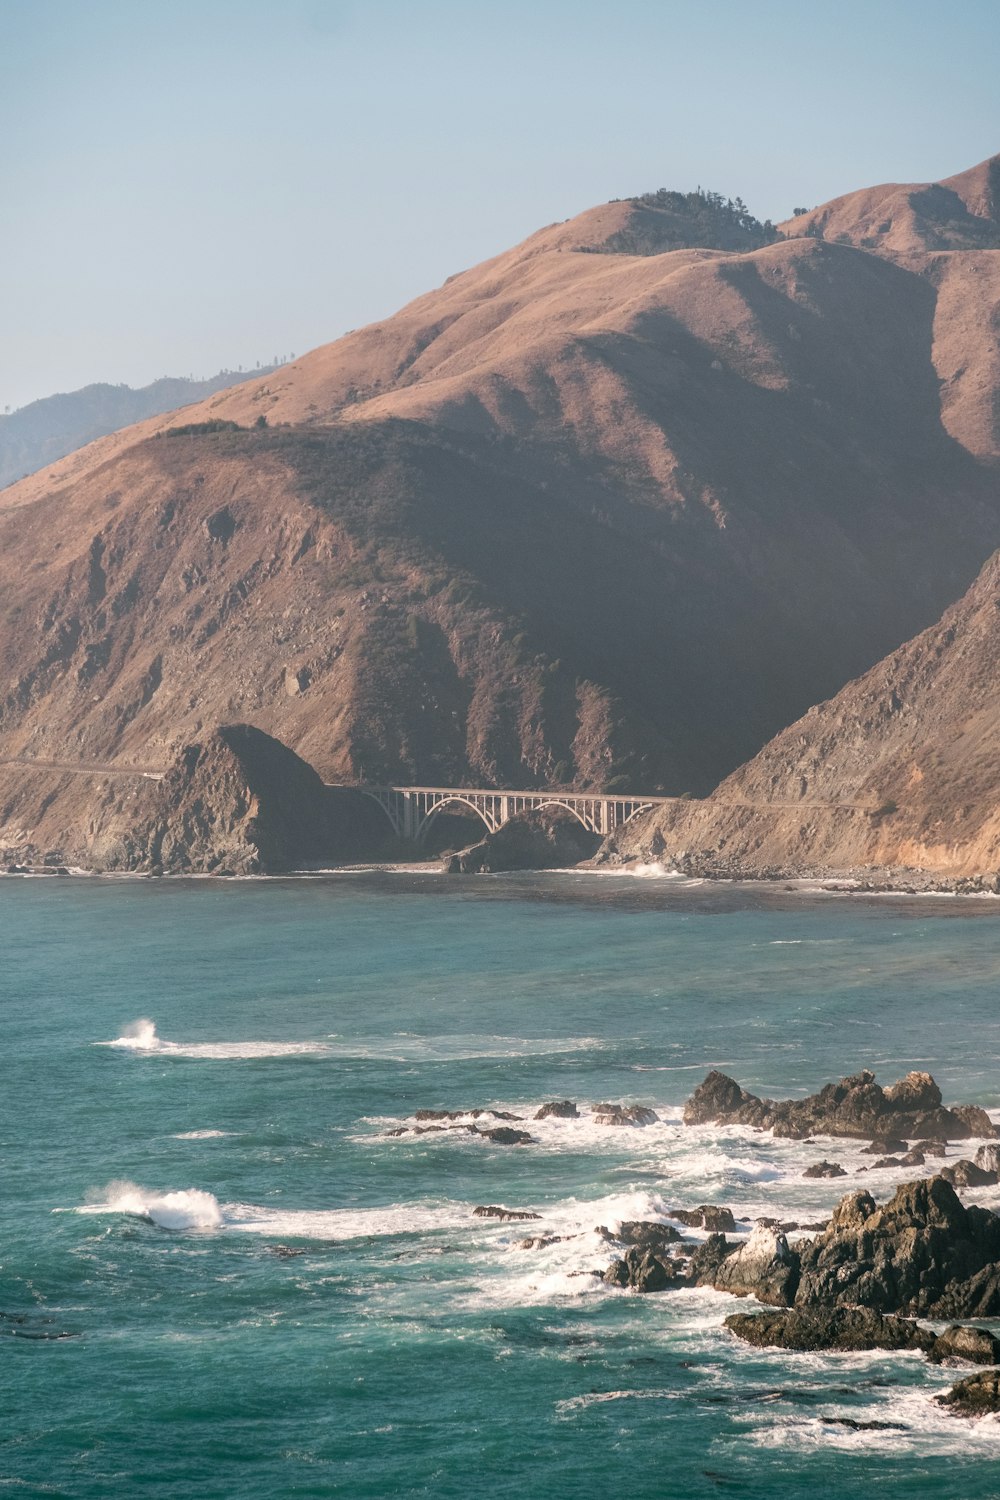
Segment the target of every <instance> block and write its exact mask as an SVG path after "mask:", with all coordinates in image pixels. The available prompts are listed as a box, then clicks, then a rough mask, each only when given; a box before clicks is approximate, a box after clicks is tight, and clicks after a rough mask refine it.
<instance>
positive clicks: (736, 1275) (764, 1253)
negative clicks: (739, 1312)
mask: <svg viewBox="0 0 1000 1500" xmlns="http://www.w3.org/2000/svg"><path fill="white" fill-rule="evenodd" d="M798 1282H799V1261H798V1256H797V1255H796V1254H795V1253H794V1252H793V1251H791V1250H790V1249H789V1246H788V1240H787V1239H786V1238H785V1236H784V1234H783V1233H782V1232H781V1230H780V1229H772V1228H771V1227H770V1226H769V1225H767V1224H761V1223H758V1224H756V1225H754V1228H753V1229H752V1230H751V1232H750V1235H749V1237H748V1239H747V1240H746V1241H745V1243H744V1244H742V1245H740V1246H739V1248H738V1249H736V1250H734V1251H733V1252H732V1253H731V1254H730V1255H727V1256H726V1258H725V1260H723V1261H722V1263H721V1265H720V1266H719V1267H718V1269H717V1271H716V1272H715V1276H714V1279H713V1282H712V1285H713V1286H714V1287H715V1288H716V1290H717V1291H720V1292H732V1293H733V1295H734V1296H736V1297H756V1298H757V1299H758V1301H760V1302H769V1303H771V1304H773V1305H774V1306H775V1307H790V1306H791V1304H792V1302H793V1300H794V1298H795V1291H796V1288H797V1286H798Z"/></svg>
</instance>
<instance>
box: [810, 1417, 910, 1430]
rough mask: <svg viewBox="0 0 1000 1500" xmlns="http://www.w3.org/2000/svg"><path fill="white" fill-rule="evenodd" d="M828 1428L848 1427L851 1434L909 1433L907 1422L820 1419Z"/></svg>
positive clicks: (842, 1418) (839, 1418) (852, 1418)
mask: <svg viewBox="0 0 1000 1500" xmlns="http://www.w3.org/2000/svg"><path fill="white" fill-rule="evenodd" d="M820 1421H821V1422H824V1423H825V1424H826V1425H827V1427H848V1428H850V1430H851V1432H909V1430H910V1429H909V1428H908V1427H907V1425H906V1423H905V1422H880V1421H878V1420H877V1419H872V1420H871V1421H868V1422H866V1421H863V1420H862V1419H861V1418H860V1417H820Z"/></svg>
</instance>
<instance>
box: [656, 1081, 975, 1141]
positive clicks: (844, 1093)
mask: <svg viewBox="0 0 1000 1500" xmlns="http://www.w3.org/2000/svg"><path fill="white" fill-rule="evenodd" d="M684 1123H685V1124H686V1125H708V1124H719V1125H750V1126H752V1127H753V1128H754V1129H756V1130H770V1131H773V1133H774V1134H775V1135H778V1136H786V1137H789V1138H791V1139H793V1140H805V1139H806V1138H807V1137H808V1136H813V1135H837V1136H848V1137H854V1138H855V1139H859V1140H871V1141H873V1142H874V1141H879V1140H885V1139H886V1138H890V1137H891V1138H892V1144H893V1145H897V1144H899V1145H902V1146H903V1147H904V1148H905V1145H906V1141H907V1140H918V1141H921V1142H923V1141H925V1140H930V1141H961V1140H967V1139H968V1138H969V1137H970V1136H995V1135H996V1133H997V1131H996V1127H995V1126H994V1124H993V1121H992V1120H991V1119H990V1117H989V1115H988V1114H987V1113H986V1111H985V1110H984V1109H980V1108H979V1107H978V1106H977V1105H973V1104H959V1105H955V1106H953V1107H952V1108H950V1109H945V1108H944V1107H943V1105H942V1101H941V1090H940V1089H939V1088H938V1086H937V1084H936V1083H935V1082H934V1079H933V1078H932V1077H931V1075H930V1074H929V1073H918V1072H913V1073H907V1075H906V1077H905V1078H901V1079H900V1080H899V1082H898V1083H894V1084H893V1085H892V1086H891V1087H890V1088H887V1089H884V1088H882V1087H881V1085H880V1084H878V1083H876V1082H875V1074H874V1073H872V1072H870V1071H869V1070H868V1069H867V1068H863V1069H862V1070H861V1072H860V1073H854V1074H852V1075H851V1076H849V1077H847V1078H842V1079H841V1080H840V1082H839V1083H828V1084H827V1085H826V1086H825V1087H824V1088H822V1089H820V1091H819V1093H818V1094H810V1095H809V1097H808V1098H806V1099H759V1098H758V1097H757V1095H756V1094H750V1093H748V1092H747V1090H746V1089H743V1088H741V1087H740V1085H739V1084H738V1083H737V1082H736V1081H735V1079H733V1078H730V1077H729V1076H728V1075H727V1074H725V1073H719V1072H716V1071H713V1072H711V1073H709V1074H708V1076H707V1077H706V1079H705V1080H704V1082H703V1083H701V1084H699V1086H698V1087H697V1088H696V1089H695V1091H694V1093H693V1094H692V1095H691V1097H690V1099H689V1100H688V1101H687V1103H686V1104H685V1106H684Z"/></svg>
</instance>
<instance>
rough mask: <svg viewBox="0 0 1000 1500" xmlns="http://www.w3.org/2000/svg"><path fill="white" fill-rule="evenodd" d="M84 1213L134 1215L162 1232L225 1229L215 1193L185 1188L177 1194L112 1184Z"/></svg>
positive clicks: (121, 1181) (84, 1207) (83, 1210)
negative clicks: (162, 1230) (170, 1230)
mask: <svg viewBox="0 0 1000 1500" xmlns="http://www.w3.org/2000/svg"><path fill="white" fill-rule="evenodd" d="M76 1212H77V1213H80V1214H105V1213H112V1214H131V1215H132V1216H133V1217H134V1218H138V1219H146V1220H147V1221H148V1222H149V1223H150V1224H156V1225H157V1226H158V1227H159V1228H160V1229H201V1230H210V1229H221V1227H222V1222H223V1215H222V1208H221V1207H220V1205H219V1200H218V1198H216V1196H215V1194H214V1193H206V1192H204V1191H203V1190H202V1189H201V1188H183V1189H181V1190H180V1191H178V1192H173V1193H155V1192H150V1191H149V1189H148V1188H142V1187H139V1185H138V1184H137V1183H135V1182H127V1181H124V1180H118V1181H116V1182H109V1183H108V1185H107V1187H106V1188H105V1189H104V1194H103V1197H101V1198H96V1199H94V1200H93V1201H92V1202H90V1203H85V1204H83V1205H82V1206H81V1207H80V1208H78V1209H77V1210H76Z"/></svg>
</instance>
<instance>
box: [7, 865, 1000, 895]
mask: <svg viewBox="0 0 1000 1500" xmlns="http://www.w3.org/2000/svg"><path fill="white" fill-rule="evenodd" d="M448 874H449V872H448V871H447V870H445V869H444V867H443V865H442V864H441V862H440V861H437V860H424V861H408V860H359V861H354V862H351V863H349V864H342V865H324V866H322V867H317V868H308V867H304V868H301V869H293V870H282V871H260V872H258V873H255V874H248V875H239V874H230V873H222V872H219V873H215V872H213V871H204V870H191V871H182V872H177V873H171V874H166V873H164V874H157V875H154V874H152V873H151V872H149V871H146V870H97V869H87V868H85V867H83V866H79V865H59V866H51V865H49V866H39V865H25V866H21V867H17V868H13V867H11V866H8V867H7V868H4V869H0V879H10V880H57V881H59V882H60V883H61V882H62V881H64V880H100V881H144V882H160V881H167V882H177V881H185V880H198V881H225V882H227V883H232V884H247V883H254V882H256V883H267V882H270V881H285V880H292V881H307V880H329V879H336V878H341V877H345V876H360V875H389V876H393V875H404V876H414V875H433V876H447V875H448ZM912 874H913V879H912V880H908V881H907V882H906V883H905V884H904V883H898V884H897V883H894V882H892V881H888V880H887V881H886V882H885V883H879V884H876V883H875V882H874V881H873V880H872V878H871V877H870V876H868V877H867V878H861V877H859V876H847V875H844V876H829V875H827V876H818V875H789V876H775V875H766V876H765V875H762V876H751V875H745V874H743V875H718V874H712V875H707V874H706V875H702V874H699V873H697V872H695V871H686V870H678V869H666V868H664V867H663V866H661V865H658V864H651V863H648V862H642V861H638V860H637V861H629V862H628V863H622V864H610V863H607V864H601V865H594V864H593V863H592V862H590V861H586V862H584V863H583V864H580V865H570V866H566V867H563V868H548V869H523V870H494V871H489V872H481V873H478V874H476V875H459V876H452V877H451V878H452V879H457V880H460V881H461V882H462V883H463V884H465V883H468V882H470V881H472V882H476V881H477V880H478V881H479V882H480V883H482V881H483V880H484V878H485V879H489V878H492V879H494V880H496V879H503V878H504V877H507V876H515V877H517V876H526V875H529V876H530V875H533V876H556V877H565V876H576V877H584V878H587V877H589V878H591V879H593V880H595V881H605V880H620V881H634V882H636V883H637V884H638V883H641V884H643V885H646V886H653V887H661V888H665V889H674V890H677V891H680V890H687V891H690V890H692V889H695V888H698V887H702V886H706V887H709V888H720V889H728V890H740V889H744V890H747V891H754V892H759V893H761V894H766V895H773V896H810V897H815V896H841V897H851V898H854V899H855V900H856V899H858V898H859V897H861V898H883V899H884V898H887V897H896V898H899V897H912V898H915V899H919V898H924V899H926V898H939V899H944V900H976V901H982V900H986V901H991V900H1000V891H997V890H992V889H983V888H979V889H964V890H963V889H960V888H959V887H960V886H962V885H964V884H966V883H967V882H968V880H969V877H962V878H961V879H959V880H956V881H954V882H946V881H944V880H939V879H935V878H934V877H932V876H929V875H927V874H926V873H925V872H921V871H914V872H912Z"/></svg>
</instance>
